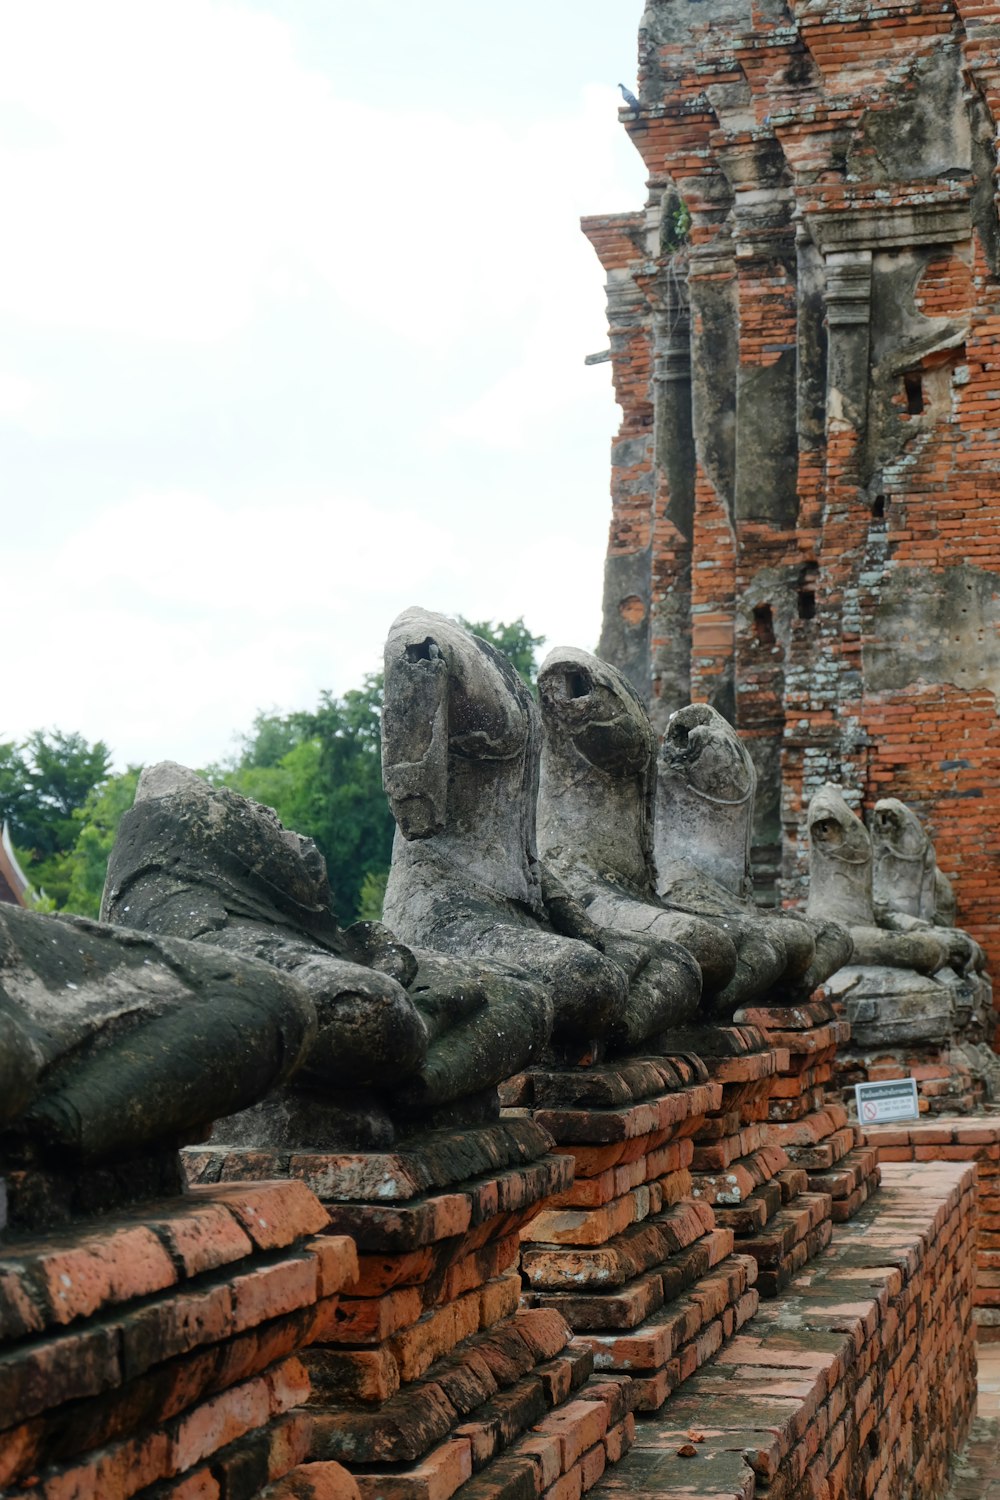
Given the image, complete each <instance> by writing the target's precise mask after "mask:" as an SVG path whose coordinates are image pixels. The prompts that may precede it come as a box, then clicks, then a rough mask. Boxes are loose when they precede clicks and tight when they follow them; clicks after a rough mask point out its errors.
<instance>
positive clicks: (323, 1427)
mask: <svg viewBox="0 0 1000 1500" xmlns="http://www.w3.org/2000/svg"><path fill="white" fill-rule="evenodd" d="M570 1338H571V1331H570V1329H569V1328H568V1327H567V1325H566V1323H565V1321H564V1320H563V1319H562V1318H560V1317H559V1316H558V1315H557V1314H556V1313H554V1312H550V1311H548V1310H545V1309H542V1310H537V1309H523V1310H521V1311H520V1312H518V1313H516V1314H515V1315H514V1317H513V1318H510V1319H508V1320H507V1322H506V1323H503V1324H501V1325H500V1326H498V1327H495V1328H491V1329H488V1330H486V1331H485V1332H483V1333H479V1334H474V1335H473V1336H472V1337H471V1338H468V1339H466V1340H465V1342H464V1343H463V1344H462V1345H461V1347H459V1348H456V1349H454V1350H453V1351H452V1352H451V1353H449V1354H447V1355H445V1356H444V1357H443V1358H442V1359H439V1360H438V1361H437V1362H436V1363H435V1364H433V1365H432V1366H431V1367H430V1369H429V1370H428V1372H427V1374H426V1375H424V1376H423V1377H422V1378H420V1379H417V1380H414V1381H412V1382H410V1383H409V1384H408V1385H406V1386H405V1387H403V1388H402V1389H401V1390H400V1391H398V1392H397V1393H396V1395H394V1396H392V1397H390V1398H389V1400H387V1401H385V1402H384V1403H382V1405H380V1406H378V1407H353V1408H350V1409H345V1408H344V1407H343V1406H334V1408H333V1409H332V1410H329V1411H327V1410H324V1409H323V1403H322V1400H321V1399H319V1398H318V1397H317V1398H314V1400H313V1402H312V1407H313V1411H314V1414H315V1433H316V1436H315V1438H314V1442H313V1451H314V1454H315V1455H316V1456H318V1457H321V1458H324V1459H337V1460H339V1461H340V1462H342V1463H346V1464H351V1465H355V1464H361V1465H364V1464H369V1465H371V1464H389V1463H415V1462H417V1461H418V1460H420V1459H422V1458H423V1457H425V1455H426V1454H427V1453H428V1452H429V1451H430V1449H431V1448H433V1447H434V1446H435V1445H436V1444H437V1443H440V1442H442V1441H444V1439H445V1438H446V1437H447V1436H448V1434H449V1433H451V1432H453V1430H454V1428H455V1427H456V1426H457V1425H458V1424H459V1423H461V1422H462V1421H464V1420H465V1419H466V1418H467V1417H472V1416H473V1415H474V1414H476V1413H479V1412H481V1411H482V1410H483V1408H484V1407H485V1406H486V1405H487V1404H488V1403H489V1402H491V1401H493V1400H495V1399H497V1398H499V1397H501V1396H502V1395H503V1394H504V1393H505V1392H509V1391H513V1390H520V1389H521V1388H522V1387H524V1389H526V1390H527V1389H532V1390H533V1389H534V1388H535V1386H539V1387H541V1388H542V1390H543V1394H544V1395H545V1397H546V1400H547V1403H548V1406H552V1405H553V1404H555V1402H556V1401H557V1399H558V1400H564V1399H565V1398H566V1396H567V1395H568V1393H569V1391H570V1390H571V1389H572V1390H575V1389H576V1388H577V1386H579V1385H581V1384H582V1383H583V1381H584V1380H586V1379H587V1377H588V1376H589V1375H590V1374H591V1372H592V1370H593V1358H592V1356H591V1354H590V1351H589V1350H584V1349H580V1348H567V1345H568V1344H569V1342H570ZM526 1382H528V1383H527V1384H526ZM518 1399H520V1398H518ZM516 1404H517V1403H516V1402H515V1405H516Z"/></svg>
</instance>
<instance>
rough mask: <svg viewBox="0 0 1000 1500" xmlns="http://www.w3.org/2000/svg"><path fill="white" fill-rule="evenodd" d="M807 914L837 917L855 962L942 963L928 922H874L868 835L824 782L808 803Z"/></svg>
mask: <svg viewBox="0 0 1000 1500" xmlns="http://www.w3.org/2000/svg"><path fill="white" fill-rule="evenodd" d="M807 826H808V831H809V849H810V853H809V901H808V904H807V907H806V910H807V912H808V913H810V914H812V913H815V914H817V915H818V914H819V913H821V912H822V913H823V914H825V915H827V916H831V917H833V918H834V919H835V920H836V921H838V922H842V923H843V924H844V926H846V927H848V928H849V929H850V933H851V937H852V938H853V939H854V958H853V960H852V962H853V964H854V966H855V967H857V966H858V965H869V964H875V965H879V964H888V965H892V966H895V967H899V968H903V969H914V970H916V972H917V973H920V974H933V973H935V972H936V971H937V970H938V969H942V968H944V966H945V964H946V963H947V962H948V942H947V939H945V938H944V937H943V936H942V935H941V934H939V933H938V932H936V931H934V930H932V929H931V928H930V926H929V925H928V926H927V927H923V928H921V927H920V926H919V925H918V924H914V926H913V929H912V930H910V931H890V930H888V929H886V928H884V927H879V926H877V925H876V918H875V903H874V896H873V873H872V864H873V855H872V840H871V838H870V836H869V833H868V830H867V828H866V827H865V825H864V824H863V823H862V821H861V819H860V818H859V817H857V816H856V815H855V814H854V813H853V812H852V811H851V809H850V808H849V807H848V805H847V803H846V802H845V801H844V797H843V794H842V792H841V790H840V788H839V787H836V786H825V787H823V788H822V790H820V791H818V792H817V793H816V795H815V796H814V797H813V799H812V801H811V802H810V803H809V810H808V813H807Z"/></svg>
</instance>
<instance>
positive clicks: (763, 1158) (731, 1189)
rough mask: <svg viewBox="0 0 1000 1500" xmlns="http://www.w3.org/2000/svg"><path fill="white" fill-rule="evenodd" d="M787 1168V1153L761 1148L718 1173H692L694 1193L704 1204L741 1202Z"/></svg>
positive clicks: (782, 1150)
mask: <svg viewBox="0 0 1000 1500" xmlns="http://www.w3.org/2000/svg"><path fill="white" fill-rule="evenodd" d="M788 1165H789V1161H788V1153H787V1152H786V1151H785V1149H784V1148H783V1147H782V1146H762V1147H761V1148H760V1149H759V1150H757V1151H754V1152H752V1153H751V1154H750V1155H749V1156H744V1157H740V1158H738V1159H737V1160H736V1161H733V1162H731V1163H730V1164H729V1166H728V1167H727V1168H726V1169H725V1170H724V1171H722V1172H699V1173H692V1176H693V1178H694V1189H693V1191H694V1194H695V1196H696V1197H699V1198H701V1199H702V1200H703V1201H704V1202H706V1203H711V1204H729V1205H733V1204H737V1203H743V1202H744V1201H745V1200H746V1199H747V1198H748V1197H749V1196H750V1194H751V1193H754V1192H756V1191H757V1189H758V1188H759V1187H762V1186H763V1184H764V1183H765V1182H770V1181H771V1179H772V1178H773V1177H777V1176H778V1174H779V1173H780V1172H783V1171H784V1170H785V1169H786V1168H787V1167H788Z"/></svg>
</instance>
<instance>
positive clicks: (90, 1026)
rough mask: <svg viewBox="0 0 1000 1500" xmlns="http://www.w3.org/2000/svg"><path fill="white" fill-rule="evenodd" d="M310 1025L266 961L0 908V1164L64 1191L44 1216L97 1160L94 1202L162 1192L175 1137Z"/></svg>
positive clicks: (245, 1090) (244, 1095) (304, 1041)
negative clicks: (99, 1183)
mask: <svg viewBox="0 0 1000 1500" xmlns="http://www.w3.org/2000/svg"><path fill="white" fill-rule="evenodd" d="M315 1031H316V1015H315V1010H314V1007H313V1004H312V1002H311V1000H310V998H309V995H308V993H307V992H306V990H305V989H304V988H303V986H301V985H300V984H298V983H297V982H296V980H295V979H293V978H292V977H291V976H290V975H284V974H275V973H274V971H273V970H271V969H270V968H268V966H267V965H265V964H262V963H256V962H254V961H252V960H251V959H237V958H234V957H233V956H232V955H230V954H226V953H221V952H218V951H212V950H208V949H205V948H203V947H201V946H199V945H197V944H195V943H188V942H182V941H179V940H177V939H174V938H167V937H161V936H151V935H149V934H146V933H133V932H122V931H120V930H118V929H116V928H110V927H106V926H104V925H102V924H100V923H97V922H91V921H88V920H86V919H84V918H81V917H74V918H67V917H48V916H41V915H38V914H37V913H33V912H25V911H22V910H21V909H20V908H17V907H12V906H0V1173H2V1174H4V1175H7V1174H14V1177H15V1178H17V1179H18V1181H19V1182H20V1180H21V1178H27V1179H29V1181H28V1187H27V1192H28V1196H29V1198H30V1197H31V1196H32V1195H33V1196H34V1198H35V1199H36V1200H37V1199H40V1198H41V1197H44V1196H45V1194H46V1192H48V1196H49V1197H50V1198H52V1197H53V1196H54V1197H56V1198H58V1197H59V1196H60V1195H61V1196H63V1197H64V1199H65V1202H64V1203H63V1204H62V1205H59V1204H58V1203H56V1204H53V1203H49V1204H48V1205H47V1206H46V1207H45V1210H44V1212H43V1213H42V1214H41V1217H42V1218H43V1219H44V1218H52V1217H53V1216H56V1217H58V1212H56V1213H54V1210H58V1209H60V1207H61V1209H62V1210H63V1211H66V1212H68V1211H69V1210H70V1209H72V1208H73V1207H74V1206H79V1205H75V1204H74V1195H75V1194H76V1192H77V1189H78V1188H79V1187H80V1183H81V1181H82V1180H84V1179H86V1178H87V1174H88V1173H92V1172H93V1171H94V1170H95V1169H102V1170H103V1171H104V1174H105V1176H104V1188H103V1190H102V1193H101V1194H100V1195H99V1196H100V1197H101V1199H102V1200H103V1201H104V1204H105V1206H106V1204H107V1201H108V1200H109V1199H114V1198H115V1197H116V1196H117V1197H122V1196H129V1195H130V1193H134V1194H136V1195H141V1193H142V1189H143V1187H144V1185H145V1186H147V1187H148V1188H149V1190H150V1191H162V1190H165V1189H166V1188H169V1187H176V1186H178V1185H179V1182H180V1177H179V1174H178V1172H177V1170H176V1151H177V1147H178V1146H179V1145H181V1144H184V1143H185V1142H187V1141H190V1140H192V1139H199V1138H200V1137H201V1136H202V1135H204V1133H205V1132H206V1130H207V1129H208V1128H209V1127H210V1125H211V1123H212V1122H213V1121H214V1120H216V1119H218V1118H219V1116H220V1115H224V1114H228V1113H231V1112H232V1111H235V1110H240V1109H244V1108H245V1107H246V1106H248V1105H250V1104H252V1103H254V1101H255V1100H257V1099H259V1098H261V1097H262V1096H263V1095H264V1094H266V1093H268V1091H269V1090H271V1089H272V1088H274V1087H275V1086H277V1085H279V1084H280V1083H281V1082H282V1081H283V1080H284V1079H286V1078H287V1077H289V1076H290V1074H291V1073H292V1072H293V1071H294V1069H295V1067H296V1066H297V1065H298V1063H299V1062H300V1060H301V1059H302V1057H303V1055H304V1054H305V1052H306V1051H307V1049H308V1047H309V1045H310V1044H311V1042H312V1040H313V1037H314V1035H315ZM157 1158H158V1160H159V1163H160V1166H161V1167H162V1168H164V1170H165V1176H164V1175H163V1173H161V1172H160V1171H159V1170H155V1171H154V1170H152V1168H151V1165H150V1163H151V1162H152V1161H153V1160H154V1159H157ZM53 1174H54V1179H55V1181H56V1182H57V1184H58V1186H57V1188H56V1189H55V1190H50V1189H46V1188H45V1186H44V1185H45V1183H46V1182H48V1183H50V1184H51V1182H52V1180H53ZM112 1179H118V1181H117V1186H116V1185H115V1183H114V1182H113V1181H112ZM21 1186H23V1183H22V1184H21ZM18 1191H19V1192H20V1189H19V1190H18ZM20 1196H21V1198H22V1199H23V1198H24V1193H23V1192H21V1193H20ZM22 1206H23V1204H22ZM84 1206H86V1205H84ZM15 1217H16V1215H15ZM29 1217H30V1215H29Z"/></svg>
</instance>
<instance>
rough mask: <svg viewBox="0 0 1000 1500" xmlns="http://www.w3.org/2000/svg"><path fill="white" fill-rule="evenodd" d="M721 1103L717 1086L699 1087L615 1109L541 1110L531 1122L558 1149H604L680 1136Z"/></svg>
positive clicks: (705, 1084) (546, 1108) (706, 1085)
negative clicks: (663, 1134) (667, 1134)
mask: <svg viewBox="0 0 1000 1500" xmlns="http://www.w3.org/2000/svg"><path fill="white" fill-rule="evenodd" d="M721 1102H722V1098H721V1091H720V1089H719V1087H718V1085H717V1084H714V1083H701V1084H695V1085H693V1086H692V1087H690V1088H685V1089H682V1090H680V1091H679V1092H678V1093H675V1094H663V1095H662V1096H660V1097H659V1098H655V1099H648V1100H646V1101H644V1102H643V1103H641V1104H632V1105H627V1106H626V1105H623V1106H622V1107H621V1108H618V1109H596V1108H594V1109H588V1108H579V1109H553V1108H548V1107H542V1108H539V1109H536V1110H535V1113H534V1118H535V1120H536V1121H537V1123H538V1124H539V1125H542V1126H543V1127H544V1128H545V1129H546V1130H548V1131H549V1132H550V1134H551V1135H552V1137H553V1139H554V1140H556V1141H557V1142H558V1143H559V1145H560V1146H563V1145H571V1144H573V1145H577V1144H579V1145H588V1146H605V1145H612V1144H614V1143H615V1142H618V1141H627V1140H632V1139H634V1138H635V1137H637V1136H644V1135H651V1134H655V1133H656V1132H659V1131H672V1133H673V1134H674V1135H677V1134H681V1133H682V1131H683V1127H684V1126H685V1125H686V1124H687V1123H688V1122H691V1121H695V1122H697V1123H700V1117H701V1116H702V1115H706V1114H710V1113H711V1112H712V1111H713V1110H717V1109H718V1108H719V1107H720V1105H721ZM692 1128H693V1127H692ZM666 1138H667V1137H664V1139H666Z"/></svg>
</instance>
